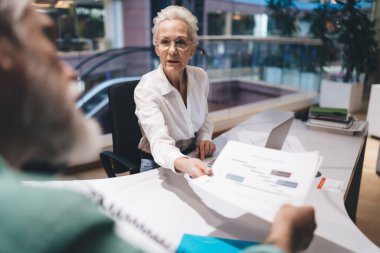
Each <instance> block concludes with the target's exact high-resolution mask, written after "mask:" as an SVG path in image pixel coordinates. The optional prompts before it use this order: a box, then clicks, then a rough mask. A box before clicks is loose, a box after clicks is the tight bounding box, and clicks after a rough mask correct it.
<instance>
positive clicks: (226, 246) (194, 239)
mask: <svg viewBox="0 0 380 253" xmlns="http://www.w3.org/2000/svg"><path fill="white" fill-rule="evenodd" d="M256 244H258V243H257V242H250V241H241V240H234V239H225V238H218V237H210V236H200V235H191V234H184V235H183V236H182V239H181V243H180V245H179V247H178V248H177V251H176V252H177V253H186V252H197V253H210V252H223V253H236V252H240V251H242V250H244V249H246V248H248V247H250V246H253V245H256Z"/></svg>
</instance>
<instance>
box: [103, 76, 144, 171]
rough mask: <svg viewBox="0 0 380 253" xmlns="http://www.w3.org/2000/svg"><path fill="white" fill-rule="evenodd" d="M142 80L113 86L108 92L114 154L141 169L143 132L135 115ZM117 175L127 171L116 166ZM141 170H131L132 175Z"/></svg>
mask: <svg viewBox="0 0 380 253" xmlns="http://www.w3.org/2000/svg"><path fill="white" fill-rule="evenodd" d="M139 81H140V80H133V81H128V82H125V83H121V84H116V85H113V86H111V87H110V88H109V90H108V98H109V108H110V114H111V122H112V140H113V152H114V153H115V154H116V155H117V156H120V157H123V158H127V159H128V160H129V161H131V162H133V163H135V164H136V166H137V167H138V168H140V163H141V150H140V149H138V144H139V141H140V139H141V130H140V126H139V124H138V119H137V116H136V114H135V110H136V104H135V100H134V91H135V88H136V86H137V84H138V83H139ZM114 170H115V173H122V172H125V169H124V168H123V167H122V166H120V165H118V164H115V165H114ZM138 172H140V171H139V169H138V170H136V169H131V171H130V173H131V174H134V173H138Z"/></svg>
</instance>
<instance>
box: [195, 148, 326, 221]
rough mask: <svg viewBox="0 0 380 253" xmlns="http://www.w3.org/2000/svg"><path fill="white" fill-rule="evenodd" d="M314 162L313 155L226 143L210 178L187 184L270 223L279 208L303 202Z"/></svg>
mask: <svg viewBox="0 0 380 253" xmlns="http://www.w3.org/2000/svg"><path fill="white" fill-rule="evenodd" d="M318 161H319V153H318V152H317V151H313V152H301V153H288V152H284V151H279V150H274V149H267V148H262V147H257V146H254V145H249V144H245V143H241V142H236V141H229V142H228V143H227V145H226V146H225V147H224V148H223V150H222V152H221V153H220V155H219V156H218V158H217V160H216V161H215V163H214V165H213V171H214V176H213V177H206V176H205V177H201V178H198V179H194V180H192V181H191V184H193V185H196V187H199V188H201V189H203V190H205V191H208V192H210V193H212V194H215V195H217V196H218V197H219V198H221V199H222V200H224V201H227V202H229V203H231V204H233V205H236V206H238V207H240V208H243V209H245V210H247V211H248V212H250V213H252V214H254V215H257V216H258V217H260V218H263V219H265V220H268V221H272V220H273V218H274V215H275V213H276V212H277V210H278V209H279V208H280V207H281V206H282V205H283V204H285V203H290V204H293V205H300V204H302V203H303V202H304V200H305V198H306V195H307V193H308V191H309V189H310V188H311V186H312V182H313V179H314V176H315V174H316V172H317V169H318V166H319V163H318Z"/></svg>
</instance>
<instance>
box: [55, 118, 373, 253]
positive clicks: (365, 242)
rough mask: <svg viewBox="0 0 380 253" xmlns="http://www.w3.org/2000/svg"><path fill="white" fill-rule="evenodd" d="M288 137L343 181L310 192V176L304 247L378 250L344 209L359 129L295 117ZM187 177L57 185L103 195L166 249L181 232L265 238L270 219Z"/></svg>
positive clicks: (232, 136)
mask: <svg viewBox="0 0 380 253" xmlns="http://www.w3.org/2000/svg"><path fill="white" fill-rule="evenodd" d="M289 114H290V113H289V112H282V111H269V112H265V113H259V114H256V115H255V116H254V117H252V118H250V119H249V120H247V121H245V122H243V123H241V124H239V125H238V126H236V127H235V128H233V129H231V130H230V131H228V132H226V133H224V134H223V135H221V136H219V137H218V138H216V139H215V143H216V145H217V151H216V152H217V153H218V152H220V150H221V148H222V147H223V146H224V144H225V143H226V142H227V141H228V140H237V133H238V131H239V130H241V129H245V130H247V129H249V130H253V131H261V132H269V130H270V129H271V128H272V127H273V126H275V125H277V124H278V123H279V122H281V121H283V119H285V118H288V117H289ZM289 135H294V136H297V137H298V138H299V140H300V141H301V143H302V144H303V146H304V148H305V149H306V151H313V150H319V152H320V154H321V155H322V156H323V157H324V160H323V163H322V166H321V169H320V171H321V173H322V176H324V177H327V178H330V179H335V180H339V181H342V182H343V185H344V190H343V191H336V192H332V191H324V190H318V189H317V187H316V185H317V184H318V182H319V178H316V179H315V182H314V186H313V188H312V190H311V191H310V193H309V195H308V197H307V201H306V202H307V204H310V205H312V206H314V207H315V209H316V219H317V224H318V227H317V230H316V235H317V236H316V238H315V239H314V240H313V242H312V244H311V246H310V248H309V249H308V250H307V251H306V252H334V253H337V252H338V253H339V252H350V251H353V252H379V248H378V247H377V246H376V245H375V244H373V243H372V242H371V241H370V240H369V239H368V238H367V237H366V236H365V235H364V234H363V233H362V232H361V231H360V230H359V229H358V228H357V227H356V226H355V224H354V223H353V222H352V221H351V219H350V218H349V216H348V215H347V211H346V209H345V206H344V197H345V193H346V192H345V191H347V189H348V186H349V184H350V182H351V180H352V174H353V170H354V166H355V164H356V162H357V159H358V156H359V153H360V151H361V149H362V148H363V141H364V140H365V136H364V134H363V135H362V136H344V135H336V134H331V133H324V132H317V131H312V130H309V129H307V128H306V126H305V125H304V123H303V122H301V121H298V120H296V121H295V122H294V123H293V125H292V128H291V130H290V133H289ZM190 180H191V179H189V178H187V177H186V176H184V175H182V174H175V173H173V172H171V171H170V170H167V169H162V168H161V169H158V170H153V171H149V172H145V173H140V174H136V175H132V176H125V177H118V178H114V179H99V180H85V181H75V182H71V183H68V185H63V186H62V187H73V186H74V185H76V186H75V188H81V187H83V186H85V188H87V189H89V188H90V189H92V190H93V191H96V192H98V193H100V194H102V195H105V196H107V198H106V199H105V201H104V205H106V206H107V205H108V206H109V207H110V206H111V207H112V208H113V209H114V210H122V211H123V212H125V213H127V214H128V215H130V216H132V217H134V218H135V219H136V220H137V221H139V222H138V223H142V224H144V225H145V226H146V227H147V228H149V230H151V231H152V233H153V234H156V235H159V236H160V238H161V239H163V240H164V241H166V242H168V243H167V249H169V250H174V249H175V248H176V247H177V246H178V244H179V242H180V240H181V237H182V234H183V233H188V234H197V235H209V236H217V237H225V238H236V239H241V240H251V241H262V240H263V239H264V238H265V235H266V234H267V232H268V231H269V227H270V224H268V223H267V222H266V221H263V220H261V219H259V218H257V217H255V216H253V215H252V214H249V213H246V212H245V211H243V210H241V209H238V208H236V207H233V206H230V205H227V204H226V203H223V202H222V201H220V200H218V199H216V198H215V196H211V195H209V194H208V193H206V192H202V191H200V190H199V189H196V188H194V187H193V186H192V185H191V183H189V182H190ZM61 185H62V183H61ZM116 220H117V219H116ZM117 224H118V225H117V228H118V229H117V231H118V233H119V234H120V235H121V236H122V237H125V238H126V239H128V240H129V241H132V242H134V243H136V244H137V245H138V246H140V247H144V248H146V249H151V250H152V249H154V247H157V245H155V244H154V243H152V245H150V243H149V240H146V241H144V240H143V239H142V238H143V235H135V236H131V234H133V233H134V231H133V229H132V228H131V227H130V224H127V223H126V222H124V221H120V220H119V221H118V220H117ZM159 249H160V248H157V251H159ZM161 250H162V248H161Z"/></svg>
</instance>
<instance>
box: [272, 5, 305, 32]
mask: <svg viewBox="0 0 380 253" xmlns="http://www.w3.org/2000/svg"><path fill="white" fill-rule="evenodd" d="M267 8H268V9H269V11H270V14H269V16H270V22H269V30H270V31H271V33H272V34H275V35H282V36H289V37H290V36H292V35H293V34H294V33H295V32H297V30H298V26H297V24H296V21H297V14H298V11H297V10H296V9H295V8H294V4H293V1H292V0H268V1H267Z"/></svg>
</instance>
